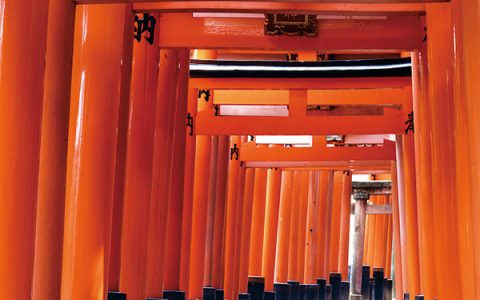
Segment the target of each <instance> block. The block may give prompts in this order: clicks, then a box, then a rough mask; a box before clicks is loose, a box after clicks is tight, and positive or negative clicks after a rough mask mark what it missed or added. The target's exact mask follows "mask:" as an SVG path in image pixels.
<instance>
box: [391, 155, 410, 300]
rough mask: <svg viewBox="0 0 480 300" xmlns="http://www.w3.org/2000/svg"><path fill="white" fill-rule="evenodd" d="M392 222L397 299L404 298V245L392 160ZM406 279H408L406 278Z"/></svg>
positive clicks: (395, 163)
mask: <svg viewBox="0 0 480 300" xmlns="http://www.w3.org/2000/svg"><path fill="white" fill-rule="evenodd" d="M390 174H392V196H391V202H392V222H393V232H392V233H393V249H394V256H393V257H394V261H395V295H396V298H397V299H402V298H403V291H404V288H403V281H404V278H403V271H402V266H403V264H402V259H403V257H402V246H401V237H400V232H401V230H400V208H399V206H398V185H397V162H395V161H392V163H391V171H390ZM405 280H406V279H405Z"/></svg>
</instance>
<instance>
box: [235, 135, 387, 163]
mask: <svg viewBox="0 0 480 300" xmlns="http://www.w3.org/2000/svg"><path fill="white" fill-rule="evenodd" d="M240 155H241V158H242V160H243V161H248V162H261V161H284V162H293V161H312V162H314V161H345V160H366V161H368V160H394V159H395V143H394V142H391V141H388V140H384V144H383V146H372V147H327V145H326V140H325V138H324V137H320V138H318V139H316V140H314V144H313V146H312V147H288V148H285V147H279V148H265V147H259V146H258V145H256V143H255V142H248V143H245V144H242V147H241V149H240Z"/></svg>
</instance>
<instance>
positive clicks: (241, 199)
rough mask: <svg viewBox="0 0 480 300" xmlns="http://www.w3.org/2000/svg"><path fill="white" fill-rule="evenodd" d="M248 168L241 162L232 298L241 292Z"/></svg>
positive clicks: (244, 138)
mask: <svg viewBox="0 0 480 300" xmlns="http://www.w3.org/2000/svg"><path fill="white" fill-rule="evenodd" d="M246 139H247V137H246V136H242V137H241V142H242V143H244V142H246ZM246 175H247V174H246V168H245V167H244V166H243V164H242V163H240V168H239V169H238V186H239V188H238V189H237V201H236V205H237V207H236V213H237V215H236V216H235V238H234V241H235V246H234V250H235V251H234V257H233V272H232V282H233V283H232V287H233V288H232V292H233V293H232V294H233V296H232V299H236V298H238V294H239V279H240V257H241V249H242V239H241V236H242V226H243V212H244V202H245V182H246Z"/></svg>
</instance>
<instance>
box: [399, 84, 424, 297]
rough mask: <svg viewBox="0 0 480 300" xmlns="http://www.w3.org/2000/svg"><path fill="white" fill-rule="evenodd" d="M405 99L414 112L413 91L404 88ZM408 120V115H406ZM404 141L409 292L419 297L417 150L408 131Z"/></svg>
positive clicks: (407, 109)
mask: <svg viewBox="0 0 480 300" xmlns="http://www.w3.org/2000/svg"><path fill="white" fill-rule="evenodd" d="M403 94H404V96H403V97H404V99H405V105H404V109H405V110H406V111H407V112H408V111H411V112H413V103H412V100H411V99H412V89H411V88H410V87H406V88H403ZM404 117H405V119H408V115H407V114H405V115H404ZM401 138H402V139H403V143H402V146H403V150H402V151H403V161H402V164H403V169H404V172H403V174H404V186H405V218H406V225H407V228H406V229H407V232H406V233H407V257H408V278H409V280H408V282H409V283H408V290H409V292H410V295H419V294H420V293H421V292H420V291H421V285H420V269H419V265H420V262H419V248H418V221H417V186H416V181H415V149H414V134H413V132H410V131H408V132H407V134H405V135H402V136H401Z"/></svg>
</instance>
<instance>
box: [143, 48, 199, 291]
mask: <svg viewBox="0 0 480 300" xmlns="http://www.w3.org/2000/svg"><path fill="white" fill-rule="evenodd" d="M159 54H160V67H159V73H158V79H157V89H156V107H155V135H154V145H153V164H152V172H153V173H152V189H151V202H150V215H149V220H150V222H149V238H148V254H147V255H148V269H147V288H146V293H147V296H148V297H161V296H162V291H163V283H164V279H165V288H166V289H168V288H172V286H173V288H178V271H177V269H175V268H174V267H171V265H170V263H171V261H174V262H177V263H178V264H180V262H179V260H178V257H177V253H178V251H176V247H179V244H180V235H178V234H177V235H176V236H171V233H169V232H171V229H169V228H171V227H172V226H175V224H179V225H178V226H181V215H179V213H178V211H179V210H180V211H181V208H180V209H178V207H181V202H179V203H172V201H170V200H169V193H170V190H169V188H170V187H169V185H165V184H162V183H163V182H171V180H172V169H171V166H172V164H173V163H174V162H173V158H174V153H173V147H174V146H173V144H175V143H177V141H176V140H175V139H174V133H175V119H174V115H175V102H174V101H170V100H169V99H172V98H173V97H175V96H176V74H177V68H178V67H177V66H178V51H176V50H161V51H160V53H159ZM172 74H174V75H173V76H172ZM170 76H172V77H170ZM170 78H172V80H170ZM195 100H196V99H195ZM190 102H191V101H189V104H188V105H191V103H190ZM193 104H196V101H195V102H194V103H193ZM195 109H196V106H195ZM176 139H181V136H180V135H177V136H176ZM183 139H185V138H183ZM167 211H168V213H167ZM167 236H169V238H170V240H169V244H168V246H167V247H165V241H166V240H167ZM172 248H173V249H172ZM171 251H175V252H172V253H171ZM165 255H170V256H169V260H168V261H167V260H166V259H165V258H164V256H165ZM164 268H165V269H168V270H169V272H168V273H167V272H164ZM173 282H175V283H173ZM175 286H176V287H175Z"/></svg>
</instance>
